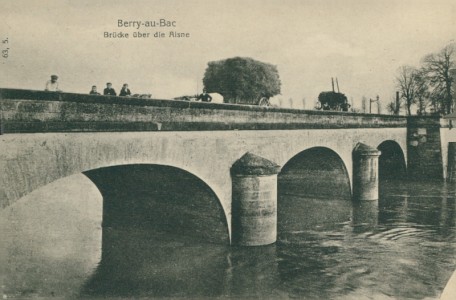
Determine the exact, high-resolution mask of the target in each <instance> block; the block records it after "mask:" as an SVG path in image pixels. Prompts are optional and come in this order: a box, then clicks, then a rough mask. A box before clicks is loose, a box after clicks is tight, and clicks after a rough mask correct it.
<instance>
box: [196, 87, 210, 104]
mask: <svg viewBox="0 0 456 300" xmlns="http://www.w3.org/2000/svg"><path fill="white" fill-rule="evenodd" d="M196 100H201V101H203V102H211V101H212V97H211V95H209V94H208V93H206V89H204V90H203V93H202V94H200V95H199V96H198V97H197V98H196Z"/></svg>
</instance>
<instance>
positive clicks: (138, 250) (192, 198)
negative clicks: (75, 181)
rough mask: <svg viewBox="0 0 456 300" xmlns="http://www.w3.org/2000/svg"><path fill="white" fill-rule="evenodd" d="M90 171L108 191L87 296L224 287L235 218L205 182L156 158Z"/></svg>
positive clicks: (208, 292)
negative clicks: (98, 255)
mask: <svg viewBox="0 0 456 300" xmlns="http://www.w3.org/2000/svg"><path fill="white" fill-rule="evenodd" d="M84 174H85V175H86V176H87V177H88V178H89V179H90V180H91V181H92V182H93V183H94V184H95V185H96V186H97V187H98V189H99V190H100V192H101V194H102V195H103V228H102V231H103V234H102V251H101V261H100V262H99V264H98V267H97V268H96V270H95V271H94V273H93V274H92V276H91V277H90V278H89V279H88V280H87V281H86V283H85V284H84V286H83V287H82V288H81V291H80V296H81V297H83V298H85V297H93V296H95V297H111V296H112V297H139V296H150V297H169V296H181V295H186V294H189V295H193V296H195V297H200V296H218V295H220V294H222V290H221V289H222V287H223V286H224V285H223V280H224V270H225V269H226V268H227V267H226V265H227V259H226V257H227V251H228V249H229V233H228V225H227V220H226V216H225V212H224V210H223V207H222V205H221V203H220V201H219V199H218V197H217V196H216V194H215V193H214V191H213V190H212V189H211V188H210V187H209V186H208V185H207V184H206V183H205V182H203V181H202V180H201V179H200V178H198V177H197V176H195V175H193V174H191V173H190V172H188V171H185V170H182V169H180V168H177V167H172V166H166V165H153V164H133V165H120V166H110V167H104V168H100V169H95V170H90V171H87V172H84ZM214 287H216V288H214Z"/></svg>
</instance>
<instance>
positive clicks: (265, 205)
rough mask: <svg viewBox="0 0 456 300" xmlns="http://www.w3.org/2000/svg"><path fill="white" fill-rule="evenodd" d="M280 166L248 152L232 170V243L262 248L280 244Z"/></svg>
mask: <svg viewBox="0 0 456 300" xmlns="http://www.w3.org/2000/svg"><path fill="white" fill-rule="evenodd" d="M279 171H280V166H278V165H277V164H275V163H273V162H271V161H269V160H267V159H265V158H262V157H259V156H257V155H255V154H252V153H249V152H247V153H246V154H245V155H244V156H242V157H241V158H240V159H239V160H238V161H236V162H235V163H234V164H233V165H232V167H231V178H232V191H233V192H232V193H233V194H232V209H233V213H232V242H233V244H235V245H240V246H261V245H268V244H272V243H274V242H275V241H276V240H277V174H278V173H279Z"/></svg>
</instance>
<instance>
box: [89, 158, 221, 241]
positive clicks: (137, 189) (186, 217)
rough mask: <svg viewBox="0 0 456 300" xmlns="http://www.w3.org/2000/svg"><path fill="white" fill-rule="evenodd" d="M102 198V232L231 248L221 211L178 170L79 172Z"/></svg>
mask: <svg viewBox="0 0 456 300" xmlns="http://www.w3.org/2000/svg"><path fill="white" fill-rule="evenodd" d="M83 174H84V175H86V176H87V177H88V178H89V179H90V180H91V181H92V182H93V183H94V184H95V185H96V186H97V188H98V189H99V191H100V193H101V194H102V196H103V223H102V224H103V228H106V227H110V228H130V229H138V230H148V231H150V230H152V231H156V232H158V233H168V234H173V235H181V236H186V237H192V238H196V239H201V240H204V241H207V242H212V243H221V244H227V245H228V244H229V233H228V225H227V220H226V215H225V212H224V209H223V207H222V205H221V203H220V201H219V199H218V197H217V196H216V194H215V193H214V191H213V190H212V189H211V188H210V187H209V186H208V185H207V184H206V183H205V182H204V181H202V180H201V179H200V178H198V177H197V176H195V175H193V174H191V173H190V172H187V171H185V170H182V169H179V168H177V167H172V166H166V165H155V164H131V165H118V166H109V167H103V168H98V169H94V170H89V171H86V172H83Z"/></svg>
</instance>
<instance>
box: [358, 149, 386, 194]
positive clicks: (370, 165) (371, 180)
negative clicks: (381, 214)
mask: <svg viewBox="0 0 456 300" xmlns="http://www.w3.org/2000/svg"><path fill="white" fill-rule="evenodd" d="M380 154H381V152H380V151H379V150H377V149H375V148H372V147H370V146H368V145H366V144H363V143H358V144H357V145H356V147H355V149H354V150H353V198H354V199H355V200H362V201H364V200H371V201H372V200H378V158H379V156H380Z"/></svg>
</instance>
